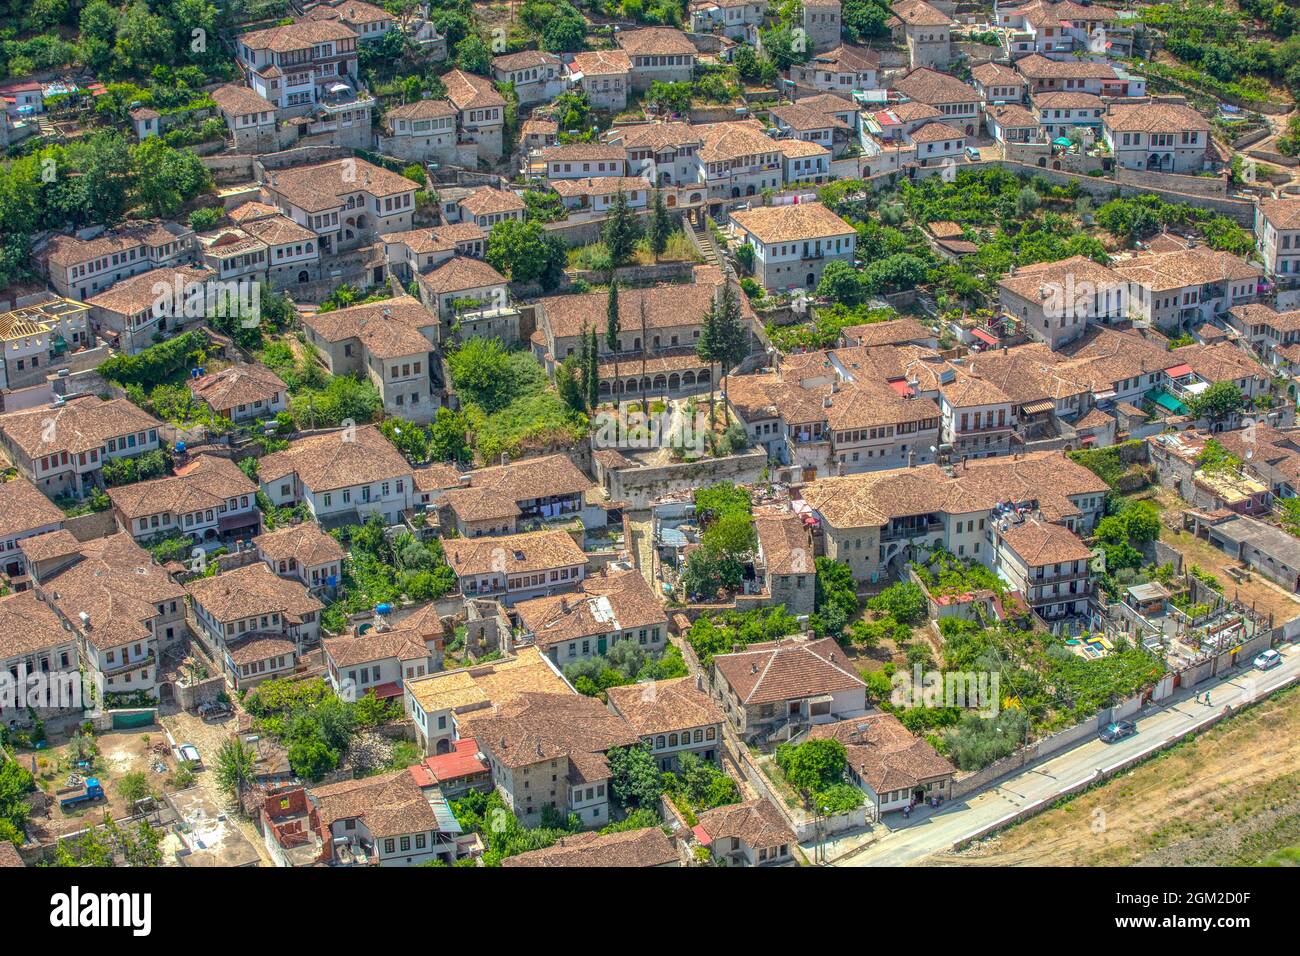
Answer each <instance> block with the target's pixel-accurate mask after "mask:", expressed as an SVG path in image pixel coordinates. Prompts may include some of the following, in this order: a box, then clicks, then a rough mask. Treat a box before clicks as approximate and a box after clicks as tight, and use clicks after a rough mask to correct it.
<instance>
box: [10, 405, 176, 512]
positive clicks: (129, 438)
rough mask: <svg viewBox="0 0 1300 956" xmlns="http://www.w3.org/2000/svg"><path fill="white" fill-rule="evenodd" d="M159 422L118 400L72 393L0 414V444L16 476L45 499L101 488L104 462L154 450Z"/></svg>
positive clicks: (134, 406) (83, 493)
mask: <svg viewBox="0 0 1300 956" xmlns="http://www.w3.org/2000/svg"><path fill="white" fill-rule="evenodd" d="M161 427H162V422H160V421H158V419H156V418H154V417H153V416H152V415H149V414H147V413H146V412H144V411H142V410H141V409H140V408H139V407H137V406H136V405H134V404H132V403H131V402H128V401H127V400H126V399H124V398H115V399H111V400H109V401H102V400H100V398H99V397H98V396H96V395H78V396H77V397H75V398H71V399H68V400H66V401H64V400H58V401H56V402H55V403H53V404H52V405H49V406H44V407H41V408H29V409H25V410H23V411H18V412H10V413H8V414H6V415H0V446H3V448H4V450H5V454H6V456H7V457H8V459H9V461H10V463H11V464H12V465H13V466H14V467H16V468H17V469H18V471H19V473H20V474H22V475H23V476H24V477H26V478H27V479H28V480H29V481H31V482H32V483H33V484H35V485H36V487H38V488H39V489H40V490H41V491H43V492H45V494H46V495H48V496H50V497H51V498H56V497H58V496H60V495H72V496H73V497H76V498H81V497H84V496H85V495H86V494H88V493H89V491H90V489H91V488H92V487H98V486H102V485H103V478H102V476H101V471H102V469H103V467H104V463H105V462H106V461H109V460H111V459H115V458H131V457H134V456H136V455H143V454H145V453H146V452H150V451H156V450H157V449H158V448H159V447H160V445H159V441H158V429H159V428H161Z"/></svg>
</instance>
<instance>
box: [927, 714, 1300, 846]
mask: <svg viewBox="0 0 1300 956" xmlns="http://www.w3.org/2000/svg"><path fill="white" fill-rule="evenodd" d="M1298 768H1300V689H1294V688H1293V689H1292V690H1289V691H1286V692H1284V693H1282V694H1279V695H1277V696H1275V697H1273V698H1270V699H1269V700H1267V701H1265V702H1263V703H1261V704H1259V705H1258V706H1255V707H1252V708H1250V709H1249V710H1247V711H1244V712H1243V713H1241V714H1239V715H1238V716H1236V717H1233V718H1231V719H1229V720H1228V721H1226V722H1224V723H1223V724H1220V725H1219V726H1218V727H1215V728H1214V729H1212V730H1210V731H1208V732H1207V733H1205V734H1203V735H1201V736H1200V737H1197V738H1195V739H1193V740H1189V741H1186V742H1184V743H1182V744H1180V745H1178V746H1177V747H1175V748H1173V749H1172V750H1169V751H1168V752H1166V753H1164V754H1162V755H1161V756H1159V757H1156V758H1155V759H1153V760H1150V761H1148V762H1146V763H1144V764H1142V765H1140V766H1138V767H1136V768H1134V769H1133V770H1131V771H1129V772H1128V773H1126V774H1123V775H1122V776H1119V777H1116V778H1115V779H1114V780H1111V781H1109V782H1107V783H1105V784H1103V785H1102V786H1100V787H1097V788H1095V789H1093V790H1090V791H1088V792H1086V793H1084V794H1082V795H1081V796H1079V797H1077V798H1075V799H1073V800H1071V801H1069V802H1067V803H1064V804H1062V805H1061V806H1058V807H1055V808H1054V809H1051V810H1047V811H1045V812H1044V813H1042V814H1040V815H1039V816H1037V817H1034V818H1032V819H1030V820H1028V821H1026V822H1025V823H1023V824H1021V825H1019V826H1017V827H1013V828H1012V829H1010V830H1007V831H1005V832H1003V833H1000V834H998V835H997V836H994V837H991V838H990V839H988V840H985V841H983V842H981V843H979V844H976V845H974V846H972V847H969V848H968V849H966V850H963V851H961V852H957V853H943V854H939V855H937V856H934V857H931V858H930V859H928V860H927V861H926V863H927V864H936V865H942V866H1033V865H1055V866H1240V865H1259V864H1264V865H1292V866H1294V865H1297V864H1300V769H1298Z"/></svg>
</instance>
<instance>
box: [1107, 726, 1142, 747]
mask: <svg viewBox="0 0 1300 956" xmlns="http://www.w3.org/2000/svg"><path fill="white" fill-rule="evenodd" d="M1137 732H1138V729H1137V724H1135V723H1133V721H1131V720H1116V721H1113V722H1112V723H1109V724H1107V725H1106V726H1105V727H1103V728H1102V731H1101V734H1100V735H1099V736H1100V737H1101V739H1102V741H1103V742H1104V743H1108V744H1113V743H1118V742H1119V741H1121V740H1123V739H1124V738H1125V737H1132V736H1133V735H1134V734H1135V733H1137Z"/></svg>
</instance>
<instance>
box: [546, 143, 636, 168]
mask: <svg viewBox="0 0 1300 956" xmlns="http://www.w3.org/2000/svg"><path fill="white" fill-rule="evenodd" d="M626 159H627V150H625V149H624V148H623V147H622V146H612V145H610V144H608V143H562V144H560V145H558V146H547V147H546V148H545V149H543V150H542V152H541V160H542V162H544V163H570V162H573V163H584V162H608V161H611V160H612V161H614V162H623V161H625V160H626Z"/></svg>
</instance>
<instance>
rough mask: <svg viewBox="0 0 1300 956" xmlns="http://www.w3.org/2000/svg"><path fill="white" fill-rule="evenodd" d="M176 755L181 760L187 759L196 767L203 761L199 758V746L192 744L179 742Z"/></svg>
mask: <svg viewBox="0 0 1300 956" xmlns="http://www.w3.org/2000/svg"><path fill="white" fill-rule="evenodd" d="M176 755H177V756H178V757H180V758H181V759H182V760H188V761H189V762H190V763H192V764H194V766H196V767H199V766H202V764H203V761H202V760H200V759H199V748H198V747H196V746H194V745H193V744H181V745H180V746H179V747H177V748H176Z"/></svg>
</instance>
